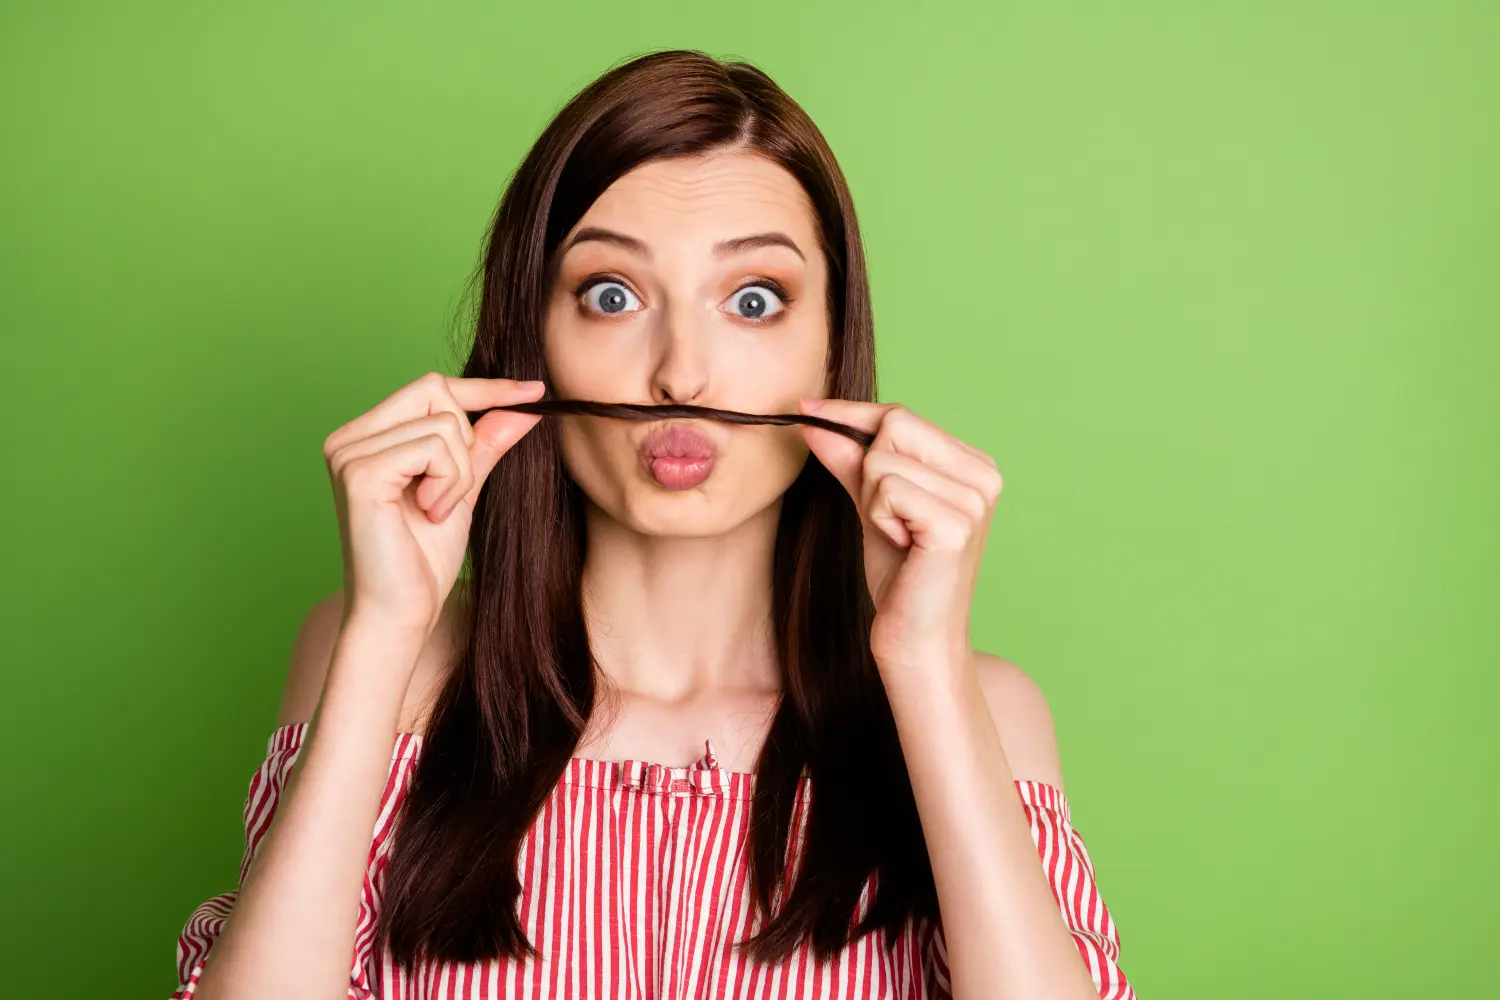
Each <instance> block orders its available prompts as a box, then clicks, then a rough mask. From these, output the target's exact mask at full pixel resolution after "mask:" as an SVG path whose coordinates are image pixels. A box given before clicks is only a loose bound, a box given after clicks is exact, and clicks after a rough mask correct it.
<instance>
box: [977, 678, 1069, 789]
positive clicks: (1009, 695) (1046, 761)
mask: <svg viewBox="0 0 1500 1000" xmlns="http://www.w3.org/2000/svg"><path fill="white" fill-rule="evenodd" d="M974 669H975V671H976V673H977V674H978V676H979V686H980V688H981V689H982V690H983V691H984V698H985V701H986V702H987V703H988V704H989V709H990V716H991V717H992V718H993V719H994V720H995V728H996V729H997V730H998V731H999V733H1000V744H1001V746H1002V747H1003V748H1004V749H1005V759H1006V761H1007V762H1008V763H1009V764H1010V771H1011V775H1012V776H1013V777H1015V778H1017V779H1029V780H1032V781H1044V782H1046V783H1047V784H1049V785H1053V786H1055V787H1056V788H1058V789H1059V790H1061V789H1062V787H1063V776H1062V760H1061V756H1060V754H1059V753H1058V749H1057V732H1056V730H1055V728H1054V727H1053V724H1052V709H1051V708H1050V707H1049V706H1048V704H1047V698H1046V696H1045V695H1044V694H1042V689H1041V687H1039V686H1038V685H1037V683H1036V681H1034V680H1032V678H1031V676H1030V675H1028V674H1027V673H1026V671H1024V670H1022V669H1021V668H1020V667H1018V666H1016V665H1015V664H1014V663H1012V662H1010V661H1009V660H1006V659H1002V658H1001V657H999V656H995V655H994V654H993V653H984V652H980V651H979V650H977V649H976V650H975V651H974Z"/></svg>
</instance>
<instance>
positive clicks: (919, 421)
mask: <svg viewBox="0 0 1500 1000" xmlns="http://www.w3.org/2000/svg"><path fill="white" fill-rule="evenodd" d="M877 410H878V411H879V419H878V422H877V423H876V424H875V425H874V426H871V425H870V424H869V422H868V421H870V420H871V419H872V416H873V415H874V414H875V413H876V412H877ZM808 412H816V413H817V414H818V416H821V417H828V418H829V419H830V420H838V421H840V422H842V423H848V424H854V425H855V426H857V427H864V428H865V429H866V430H872V431H875V441H874V442H873V443H872V444H871V445H870V448H871V449H872V450H877V449H889V450H893V451H897V452H900V453H901V454H903V455H909V456H911V457H912V458H915V459H917V460H918V461H920V462H924V463H926V464H928V465H933V466H936V467H937V468H939V469H941V470H943V471H944V472H947V473H948V474H950V475H952V476H955V477H956V478H958V479H961V480H963V481H964V482H966V483H968V484H969V485H971V486H973V487H975V488H976V489H978V490H979V491H980V492H981V493H984V494H986V495H988V494H990V493H993V494H994V495H995V496H998V495H999V493H1000V485H1001V484H1000V482H999V478H1000V477H999V473H998V471H997V470H996V468H995V461H994V459H992V458H991V457H990V456H989V455H987V454H985V453H984V452H982V451H980V450H979V449H978V448H975V447H974V446H973V445H971V444H969V443H967V442H965V441H960V440H959V439H958V438H956V437H954V436H953V435H951V434H949V433H948V432H947V431H945V430H943V429H942V428H941V427H939V426H937V425H936V424H934V423H932V422H931V421H928V420H924V419H923V418H921V417H919V416H917V415H916V414H915V413H913V412H912V411H911V410H909V409H907V408H906V407H905V406H902V405H900V404H899V403H860V402H855V401H853V400H847V399H825V400H822V401H821V402H820V403H819V405H818V408H817V410H816V411H808Z"/></svg>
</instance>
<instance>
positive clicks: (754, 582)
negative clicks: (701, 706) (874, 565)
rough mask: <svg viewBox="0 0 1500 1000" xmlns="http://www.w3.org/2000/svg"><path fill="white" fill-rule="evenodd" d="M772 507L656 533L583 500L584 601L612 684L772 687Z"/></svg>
mask: <svg viewBox="0 0 1500 1000" xmlns="http://www.w3.org/2000/svg"><path fill="white" fill-rule="evenodd" d="M780 511H781V505H780V504H779V503H777V504H772V505H771V506H770V507H769V508H767V509H766V510H764V511H762V512H761V513H760V514H758V515H756V516H755V517H752V518H751V519H750V520H748V521H746V522H745V523H743V524H741V525H740V526H739V527H737V528H735V529H734V530H732V531H730V532H727V533H725V534H722V535H713V536H710V537H704V538H663V537H660V536H653V535H642V534H639V533H637V532H634V531H631V530H630V529H629V528H627V527H625V526H624V525H622V524H620V523H619V522H618V521H615V520H613V519H612V518H610V517H609V516H607V515H606V514H605V513H604V512H603V511H601V510H600V509H599V508H597V507H595V506H594V505H593V504H589V506H588V514H587V518H588V545H587V553H586V557H585V559H584V566H583V610H584V615H585V617H586V618H587V620H588V627H589V638H590V642H591V644H592V646H593V652H594V658H595V660H596V661H597V662H598V664H599V669H600V670H601V671H602V672H603V673H604V675H605V676H606V677H607V678H608V679H609V681H610V682H611V684H612V685H614V686H615V687H617V688H619V689H620V690H622V691H628V692H633V693H637V694H642V695H646V696H648V697H652V698H657V699H661V700H664V701H676V700H681V699H685V698H690V697H692V696H694V695H696V694H699V693H702V692H705V691H709V690H713V689H720V690H722V689H741V690H743V689H747V688H748V689H755V690H762V691H764V690H775V689H777V688H779V687H780V672H779V670H778V668H777V664H776V652H775V632H774V629H773V627H772V621H771V569H772V555H773V552H774V549H775V541H776V525H777V519H778V517H779V515H780Z"/></svg>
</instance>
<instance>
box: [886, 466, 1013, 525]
mask: <svg viewBox="0 0 1500 1000" xmlns="http://www.w3.org/2000/svg"><path fill="white" fill-rule="evenodd" d="M888 475H900V476H901V477H903V478H905V479H909V480H911V481H912V482H913V483H916V484H917V485H918V486H920V487H922V489H924V490H926V491H927V492H929V493H932V494H934V495H936V496H939V497H941V498H942V499H943V500H945V501H946V502H947V503H948V504H950V505H951V506H953V507H955V508H957V509H958V510H960V511H962V512H963V513H964V514H965V515H966V516H967V517H969V518H970V519H971V520H973V521H974V522H975V523H977V524H978V523H983V522H984V520H985V519H986V518H987V517H988V516H989V511H990V502H989V501H988V500H987V499H986V498H985V496H984V494H982V493H980V492H979V490H977V489H975V488H974V487H973V486H970V485H969V484H968V483H965V482H962V481H960V480H958V479H954V478H953V477H952V476H949V475H948V474H946V473H944V472H942V471H940V470H938V469H935V468H933V467H932V466H930V465H924V464H923V463H921V462H919V461H917V460H916V459H914V458H909V457H907V456H906V455H902V454H900V453H898V452H894V451H876V450H873V449H872V450H871V451H870V453H869V454H868V455H866V456H865V466H864V486H863V492H862V499H863V501H864V502H863V503H861V504H860V508H861V509H862V510H868V509H869V508H870V504H871V501H872V500H873V498H874V495H875V490H876V489H877V488H879V485H880V481H881V480H882V479H883V478H885V477H886V476H888Z"/></svg>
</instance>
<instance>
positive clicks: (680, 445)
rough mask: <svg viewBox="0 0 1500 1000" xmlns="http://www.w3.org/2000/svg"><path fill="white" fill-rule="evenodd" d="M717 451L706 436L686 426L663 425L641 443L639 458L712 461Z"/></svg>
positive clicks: (647, 459) (648, 460) (648, 459)
mask: <svg viewBox="0 0 1500 1000" xmlns="http://www.w3.org/2000/svg"><path fill="white" fill-rule="evenodd" d="M717 455H718V449H717V448H715V447H714V443H713V441H711V440H709V438H708V435H706V434H704V433H703V432H702V431H700V430H698V429H696V428H694V427H692V426H690V425H688V424H676V423H674V424H664V425H662V426H660V427H657V428H655V429H654V430H652V431H651V433H649V434H647V435H646V437H645V438H644V439H643V440H642V441H641V458H643V459H645V460H646V461H647V462H648V463H649V462H650V461H651V460H652V459H656V458H688V459H698V460H700V461H712V460H713V459H714V458H715V457H716V456H717Z"/></svg>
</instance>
